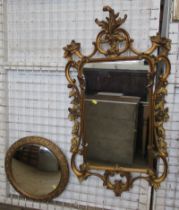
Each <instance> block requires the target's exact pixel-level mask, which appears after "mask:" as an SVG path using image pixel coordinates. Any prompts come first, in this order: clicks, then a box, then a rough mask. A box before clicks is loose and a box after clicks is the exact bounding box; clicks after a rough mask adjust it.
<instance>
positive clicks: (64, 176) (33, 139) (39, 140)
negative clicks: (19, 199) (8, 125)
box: [5, 136, 69, 201]
mask: <svg viewBox="0 0 179 210" xmlns="http://www.w3.org/2000/svg"><path fill="white" fill-rule="evenodd" d="M28 144H38V145H41V146H44V147H46V148H48V149H49V150H50V151H51V152H52V153H53V154H54V155H55V157H56V158H57V160H58V162H59V165H60V169H61V177H60V182H59V183H58V185H57V187H56V189H54V190H53V191H51V192H50V193H48V194H45V195H40V196H34V195H32V194H29V193H27V192H25V191H24V190H23V189H21V188H20V187H19V186H18V184H17V183H16V180H15V179H14V176H13V172H12V167H11V165H12V157H13V155H14V153H15V152H16V151H17V149H18V148H20V147H22V146H24V145H28ZM5 171H6V175H7V178H8V180H9V182H10V183H11V184H12V186H13V187H14V189H15V190H16V191H17V192H19V193H20V194H21V195H23V196H25V197H27V198H30V199H33V200H37V201H48V200H51V199H52V198H54V197H56V196H58V195H59V194H60V193H62V192H63V191H64V189H65V187H66V185H67V184H68V180H69V168H68V162H67V160H66V157H65V155H64V154H63V152H62V151H61V150H60V148H59V147H57V146H56V145H55V144H54V143H53V142H52V141H50V140H48V139H46V138H43V137H39V136H27V137H24V138H21V139H19V140H18V141H16V142H15V143H14V144H12V145H11V147H10V148H9V149H8V151H7V153H6V158H5Z"/></svg>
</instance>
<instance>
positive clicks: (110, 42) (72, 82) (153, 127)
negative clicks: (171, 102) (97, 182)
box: [64, 6, 171, 196]
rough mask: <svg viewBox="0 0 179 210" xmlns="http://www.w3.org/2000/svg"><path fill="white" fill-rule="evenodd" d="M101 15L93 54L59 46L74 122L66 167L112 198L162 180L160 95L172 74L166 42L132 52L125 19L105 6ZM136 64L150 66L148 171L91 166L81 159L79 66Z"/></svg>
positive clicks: (81, 81)
mask: <svg viewBox="0 0 179 210" xmlns="http://www.w3.org/2000/svg"><path fill="white" fill-rule="evenodd" d="M103 11H104V12H109V16H108V17H106V19H105V20H102V21H99V20H98V19H96V20H95V22H96V23H97V25H98V26H99V27H101V29H102V30H101V31H100V32H99V33H98V35H97V37H96V41H95V42H94V43H93V46H94V49H93V51H92V53H91V54H90V55H83V54H82V52H81V51H80V43H77V42H75V41H74V40H72V42H71V44H69V45H67V46H66V47H64V57H65V58H66V59H67V60H68V62H67V64H66V68H65V75H66V78H67V80H68V83H69V84H68V87H69V88H70V89H71V91H70V93H69V97H71V98H72V101H71V104H72V107H70V108H69V119H70V120H72V121H73V122H74V125H73V129H72V139H71V152H72V157H71V167H72V170H73V172H74V173H75V175H76V176H77V177H78V178H79V180H80V181H82V180H84V179H86V178H87V177H89V176H97V177H98V178H100V179H101V180H102V181H103V185H104V186H105V187H106V188H108V189H111V190H113V191H114V193H115V195H116V196H120V195H121V193H122V192H124V191H128V190H129V189H130V188H131V187H132V185H133V183H134V181H136V180H138V179H145V180H146V181H148V182H149V184H150V185H151V186H153V187H154V188H158V187H159V186H160V183H161V182H162V181H164V180H165V178H166V176H167V171H168V163H167V156H168V153H167V144H166V142H165V129H164V127H163V124H164V122H165V121H167V119H168V109H167V108H166V107H165V95H167V89H166V86H167V83H168V82H167V78H168V76H169V74H170V69H171V65H170V61H169V59H168V57H167V56H168V52H169V50H170V45H171V42H170V40H169V39H167V38H164V37H161V36H160V34H159V33H158V34H157V35H156V36H152V37H151V38H150V39H151V47H150V48H149V49H147V50H146V51H144V52H141V51H139V50H136V49H135V48H134V47H133V42H134V40H133V39H131V37H130V35H129V34H128V32H127V31H126V30H125V29H123V28H121V25H122V24H123V23H124V22H125V20H126V18H127V15H125V16H124V17H123V18H120V17H119V13H115V12H114V10H113V9H112V8H111V7H109V6H105V7H104V8H103ZM104 46H105V47H104ZM106 46H107V47H106ZM156 52H158V53H156ZM128 53H130V54H131V55H129V54H128ZM99 55H100V56H99ZM141 59H145V60H146V61H147V62H148V65H149V71H148V85H147V87H148V94H149V103H150V113H149V143H148V166H147V167H146V168H137V167H136V168H132V167H130V168H129V167H120V166H118V165H117V166H111V167H109V166H104V165H99V164H91V163H89V162H88V161H87V158H86V152H87V149H88V144H87V142H85V140H84V139H83V135H84V108H85V107H84V97H85V78H84V73H83V66H84V65H85V64H87V63H99V62H108V61H110V62H113V61H132V60H141ZM161 61H162V62H163V63H164V64H165V69H164V71H163V72H161V73H160V76H159V77H158V71H157V69H158V65H159V62H161ZM72 71H76V72H77V77H76V78H74V77H73V76H72V75H73V74H71V72H72ZM77 81H78V82H77ZM156 81H157V82H156ZM78 155H82V160H83V161H82V163H79V161H78V162H77V161H76V157H77V156H78ZM159 159H160V160H161V161H162V162H163V172H162V173H161V174H158V172H157V171H156V170H155V167H154V161H155V160H159ZM98 171H104V174H101V173H98ZM133 173H139V176H134V174H133ZM115 174H119V175H121V177H125V180H126V181H122V179H121V180H115V181H111V180H110V176H114V175H115Z"/></svg>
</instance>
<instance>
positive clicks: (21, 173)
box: [5, 136, 69, 200]
mask: <svg viewBox="0 0 179 210" xmlns="http://www.w3.org/2000/svg"><path fill="white" fill-rule="evenodd" d="M5 170H6V174H7V177H8V179H9V181H10V183H11V184H12V186H13V187H14V188H15V189H16V190H17V191H18V192H19V193H20V194H22V195H23V196H25V197H27V198H31V199H34V200H50V199H52V198H53V197H55V196H57V195H59V194H60V193H62V191H63V190H64V189H65V187H66V185H67V183H68V178H69V169H68V163H67V160H66V158H65V155H64V154H63V152H62V151H61V150H60V148H59V147H57V146H56V145H55V144H54V143H53V142H51V141H49V140H48V139H45V138H42V137H38V136H28V137H24V138H22V139H19V140H18V141H16V142H15V143H14V144H13V145H12V146H11V147H10V148H9V149H8V151H7V153H6V158H5Z"/></svg>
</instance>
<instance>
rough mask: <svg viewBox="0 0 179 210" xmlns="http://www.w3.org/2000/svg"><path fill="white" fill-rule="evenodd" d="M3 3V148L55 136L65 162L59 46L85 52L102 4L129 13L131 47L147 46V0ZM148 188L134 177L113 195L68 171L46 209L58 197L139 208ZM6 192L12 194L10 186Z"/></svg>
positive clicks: (66, 124) (67, 131)
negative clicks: (31, 137) (75, 44)
mask: <svg viewBox="0 0 179 210" xmlns="http://www.w3.org/2000/svg"><path fill="white" fill-rule="evenodd" d="M4 4H5V9H6V15H5V17H6V24H5V30H6V31H5V34H6V37H5V46H6V49H5V52H4V54H5V58H6V59H5V61H6V63H5V64H7V67H6V83H7V84H6V99H7V100H6V105H7V107H8V109H7V127H6V129H7V135H8V136H7V142H6V143H7V147H9V146H10V145H11V144H12V143H13V142H15V141H16V140H17V139H19V138H22V137H24V136H27V135H28V136H29V135H38V136H43V137H45V138H49V139H51V140H52V141H54V142H55V143H56V144H57V145H58V146H59V147H60V148H61V149H62V150H63V152H64V153H65V155H66V156H67V158H68V162H69V163H70V157H71V154H70V153H69V150H70V139H71V126H72V125H71V123H70V121H69V120H68V119H67V116H68V107H69V106H70V104H69V99H68V89H67V82H66V79H65V75H64V66H65V63H66V61H65V60H64V59H63V50H62V47H64V46H66V44H68V43H70V42H71V40H72V39H75V40H76V41H78V42H81V43H82V49H83V51H84V53H90V52H91V50H92V42H93V41H94V40H95V37H96V35H97V33H98V32H99V27H97V26H96V24H95V23H94V20H95V18H96V17H97V18H99V19H103V18H104V17H105V16H106V15H107V14H103V12H102V7H103V6H104V5H111V6H112V7H113V8H114V9H116V11H120V15H121V16H123V15H124V14H126V13H127V14H128V19H127V21H126V23H125V24H124V28H126V29H127V30H128V32H129V33H130V34H131V37H132V38H134V40H135V47H136V48H138V49H141V50H143V49H146V48H148V47H149V46H150V41H149V38H148V37H149V34H150V35H151V31H152V29H151V28H150V27H149V25H150V21H151V12H152V11H151V1H149V0H148V1H145V2H144V1H143V0H133V1H128V0H127V1H120V2H119V1H118V0H111V1H107V0H91V1H87V0H70V1H64V0H60V1H59V0H28V1H27V0H6V1H4ZM137 11H138V12H137ZM157 14H158V13H157ZM141 15H142V18H141ZM155 32H156V31H155V30H154V33H155ZM152 33H153V32H152ZM152 35H153V34H152ZM139 37H140V39H139ZM9 187H10V186H9ZM148 190H149V188H148V185H147V184H146V183H144V182H143V181H138V182H136V184H135V185H134V187H133V188H132V189H131V190H130V191H129V192H126V193H124V194H122V196H121V197H120V198H118V197H117V198H116V197H115V196H114V194H113V192H111V191H109V190H105V189H104V187H103V186H102V182H101V181H100V180H98V179H97V178H96V177H90V178H89V179H87V180H86V181H84V182H83V183H81V184H80V183H79V181H78V180H77V178H76V177H75V176H74V174H73V172H72V171H70V181H69V184H68V186H67V188H66V190H65V191H64V192H63V194H61V195H60V196H59V197H57V198H56V199H54V201H53V202H52V203H51V204H50V206H51V207H50V209H56V206H58V205H61V204H60V203H59V204H57V203H58V202H61V203H62V204H63V206H64V204H70V205H71V204H73V205H74V206H76V208H78V206H79V205H83V206H93V207H99V208H102V209H113V210H115V209H120V210H122V209H127V210H130V209H131V210H132V209H142V208H141V207H139V206H140V204H143V205H144V208H146V206H147V205H148V204H147V202H149V201H148ZM9 192H10V194H11V195H17V193H16V192H15V191H14V190H13V189H12V188H11V187H10V189H9ZM141 198H142V199H141ZM11 200H13V202H16V203H20V204H19V205H26V204H28V205H29V207H37V208H41V209H44V210H45V209H48V208H49V205H48V204H45V203H37V202H33V201H26V200H25V201H24V202H22V200H23V199H22V198H20V197H19V198H18V199H13V198H12V199H11ZM144 208H143V209H144ZM79 209H81V208H79Z"/></svg>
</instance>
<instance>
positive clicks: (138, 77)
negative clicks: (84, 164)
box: [84, 60, 150, 167]
mask: <svg viewBox="0 0 179 210" xmlns="http://www.w3.org/2000/svg"><path fill="white" fill-rule="evenodd" d="M148 71H149V65H148V63H147V61H145V60H135V61H120V62H100V63H88V64H86V65H85V66H84V75H85V82H86V87H85V99H84V141H85V142H86V143H87V145H88V146H87V157H86V158H87V161H88V162H89V163H99V164H105V165H106V164H110V165H111V164H112V165H119V166H127V167H146V165H148V152H147V145H148V134H149V130H148V129H149V110H148V109H149V103H150V101H149V88H148V87H147V85H148Z"/></svg>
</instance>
